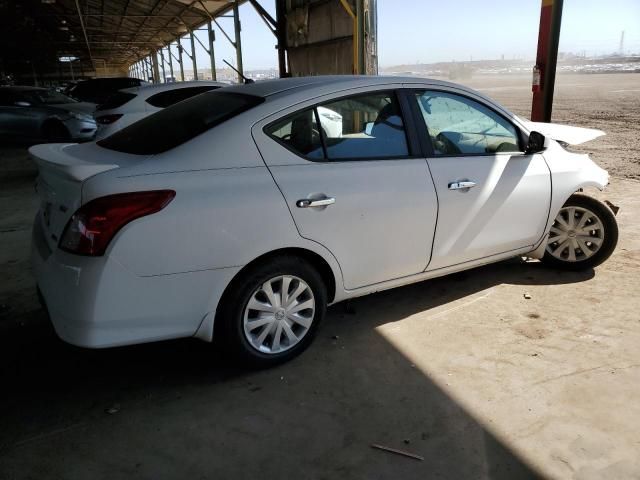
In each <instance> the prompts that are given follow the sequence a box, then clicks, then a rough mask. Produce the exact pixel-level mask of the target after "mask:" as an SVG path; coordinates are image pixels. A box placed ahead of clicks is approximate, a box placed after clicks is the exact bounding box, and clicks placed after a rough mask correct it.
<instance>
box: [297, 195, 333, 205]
mask: <svg viewBox="0 0 640 480" xmlns="http://www.w3.org/2000/svg"><path fill="white" fill-rule="evenodd" d="M334 203H336V199H335V198H333V197H327V198H320V199H318V200H311V199H309V198H303V199H302V200H298V201H297V202H296V207H298V208H313V207H326V206H327V205H333V204H334Z"/></svg>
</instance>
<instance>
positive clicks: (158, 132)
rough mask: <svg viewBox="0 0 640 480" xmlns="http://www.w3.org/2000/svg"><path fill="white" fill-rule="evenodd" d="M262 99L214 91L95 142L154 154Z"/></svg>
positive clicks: (186, 139)
mask: <svg viewBox="0 0 640 480" xmlns="http://www.w3.org/2000/svg"><path fill="white" fill-rule="evenodd" d="M262 102H264V98H262V97H256V96H254V95H245V94H240V93H229V92H222V91H214V92H208V93H203V94H202V95H198V96H195V97H192V98H189V99H187V100H185V101H183V102H180V103H176V104H175V105H172V106H171V107H169V108H165V109H164V110H161V111H160V112H158V113H155V114H153V115H150V116H148V117H146V118H143V119H142V120H140V121H138V122H136V123H134V124H132V125H129V126H128V127H125V128H123V129H122V130H120V131H118V132H116V133H114V134H113V135H111V136H110V137H107V138H105V139H104V140H100V141H99V142H97V143H98V145H100V146H101V147H104V148H108V149H109V150H116V151H118V152H124V153H132V154H134V155H154V154H157V153H162V152H166V151H167V150H171V149H172V148H175V147H177V146H178V145H182V144H183V143H185V142H187V141H189V140H191V139H192V138H193V137H195V136H197V135H200V134H201V133H203V132H206V131H207V130H209V129H210V128H213V127H215V126H216V125H219V124H220V123H222V122H224V121H226V120H229V119H230V118H233V117H235V116H236V115H238V114H240V113H242V112H244V111H246V110H249V109H250V108H253V107H255V106H256V105H258V104H260V103H262Z"/></svg>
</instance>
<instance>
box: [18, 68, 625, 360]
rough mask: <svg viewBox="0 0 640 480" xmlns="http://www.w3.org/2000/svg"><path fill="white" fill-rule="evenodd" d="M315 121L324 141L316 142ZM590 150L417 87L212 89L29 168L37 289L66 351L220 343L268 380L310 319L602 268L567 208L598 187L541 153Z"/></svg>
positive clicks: (587, 171)
mask: <svg viewBox="0 0 640 480" xmlns="http://www.w3.org/2000/svg"><path fill="white" fill-rule="evenodd" d="M321 108H326V109H328V110H331V111H333V112H336V114H339V115H340V116H341V123H342V127H341V129H340V130H341V131H340V132H337V131H336V132H334V131H329V130H328V129H324V128H318V123H319V120H318V118H319V114H318V113H319V110H320V109H321ZM539 132H542V133H539ZM338 133H339V134H338ZM543 134H544V135H543ZM602 134H603V133H602V132H600V131H598V130H590V129H584V128H576V127H568V126H557V125H553V124H534V123H531V122H527V121H524V120H522V119H520V118H518V117H517V116H515V115H513V114H511V113H509V112H508V111H507V110H505V109H504V108H503V107H501V106H500V105H498V104H496V103H494V102H492V101H491V100H489V99H487V98H486V97H484V96H482V95H480V94H478V93H477V92H474V91H472V90H470V89H467V88H465V87H461V86H459V85H455V84H452V83H447V82H440V81H435V80H426V79H417V78H395V77H391V78H385V77H344V76H340V77H315V78H290V79H283V80H275V81H265V82H261V83H255V84H251V85H241V86H233V87H227V88H224V89H220V90H216V91H213V92H209V93H205V94H202V95H199V96H197V97H194V98H192V99H189V100H185V101H183V102H181V103H179V104H176V105H174V106H173V107H170V108H167V109H165V110H163V111H161V112H159V113H156V114H154V115H153V116H150V117H148V118H145V119H143V120H140V121H139V122H137V123H135V124H133V125H131V126H129V127H127V128H125V129H123V130H121V131H119V132H117V133H115V134H114V135H112V136H110V137H108V138H106V139H103V140H101V141H99V142H97V143H92V144H84V145H76V144H48V145H38V146H34V147H32V148H31V149H30V151H31V154H32V155H33V156H34V157H35V159H36V162H37V164H38V168H39V172H40V174H39V177H38V180H37V190H38V193H39V195H40V198H41V202H42V204H41V208H40V211H39V213H38V215H37V218H36V219H35V225H34V232H33V265H34V270H35V274H36V278H37V283H38V287H39V289H40V291H41V293H42V299H43V300H44V303H45V305H46V308H47V309H48V311H49V313H50V316H51V319H52V321H53V325H54V326H55V329H56V331H57V332H58V334H59V335H60V337H62V338H63V339H64V340H66V341H67V342H70V343H73V344H76V345H81V346H85V347H110V346H114V345H125V344H134V343H140V342H150V341H155V340H162V339H169V338H176V337H197V338H200V339H203V340H207V341H211V340H212V339H213V338H214V336H215V337H218V336H220V337H222V338H223V342H221V344H223V345H224V346H225V347H228V348H231V349H233V350H234V351H235V352H237V353H239V354H240V355H241V356H242V357H243V358H245V359H248V360H249V361H252V362H253V363H255V364H262V365H269V364H273V363H277V362H280V361H283V360H286V359H288V358H291V357H292V356H294V355H296V354H298V353H300V352H301V351H302V350H303V349H304V348H305V347H307V346H308V345H309V343H310V342H311V340H312V338H313V336H314V334H315V332H316V330H317V328H318V324H319V323H320V321H321V320H322V318H323V316H324V315H325V309H326V306H327V305H328V304H332V303H335V302H339V301H342V300H345V299H348V298H352V297H357V296H360V295H365V294H368V293H371V292H376V291H380V290H384V289H388V288H392V287H396V286H399V285H405V284H408V283H412V282H419V281H422V280H425V279H428V278H433V277H438V276H441V275H446V274H448V273H451V272H456V271H460V270H465V269H469V268H472V267H476V266H478V265H482V264H486V263H490V262H497V261H499V260H503V259H506V258H509V257H513V256H517V255H527V256H530V257H534V258H540V259H541V260H542V261H543V262H545V263H547V264H549V265H551V266H553V267H558V268H564V269H569V270H574V269H586V268H593V267H595V266H596V265H598V264H600V263H601V262H603V261H604V260H606V259H607V258H608V257H609V255H611V253H612V252H613V250H614V248H615V246H616V243H617V236H618V229H617V224H616V220H615V216H614V214H613V212H612V211H611V209H610V208H609V207H608V206H607V205H605V204H603V203H601V202H599V201H597V200H595V199H593V198H591V197H588V196H586V195H584V194H582V193H576V192H578V191H579V190H580V189H582V188H585V187H597V188H599V189H603V188H604V187H605V186H606V185H607V183H608V178H609V177H608V174H607V172H606V171H605V170H603V169H601V168H599V167H598V166H597V165H596V164H595V163H593V162H592V161H591V160H590V159H589V157H588V156H587V155H582V154H576V153H572V152H570V151H567V150H566V149H565V148H564V147H563V146H562V145H561V144H560V143H558V142H557V141H556V140H554V138H555V139H557V140H561V141H563V142H565V143H579V142H582V141H586V140H589V139H592V138H595V137H597V136H599V135H602Z"/></svg>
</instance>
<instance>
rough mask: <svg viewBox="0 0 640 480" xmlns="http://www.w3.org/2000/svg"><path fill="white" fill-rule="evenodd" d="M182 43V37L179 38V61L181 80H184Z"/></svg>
mask: <svg viewBox="0 0 640 480" xmlns="http://www.w3.org/2000/svg"><path fill="white" fill-rule="evenodd" d="M182 50H184V49H183V48H182V43H180V39H178V57H179V58H178V63H179V64H180V81H181V82H184V61H183V59H182Z"/></svg>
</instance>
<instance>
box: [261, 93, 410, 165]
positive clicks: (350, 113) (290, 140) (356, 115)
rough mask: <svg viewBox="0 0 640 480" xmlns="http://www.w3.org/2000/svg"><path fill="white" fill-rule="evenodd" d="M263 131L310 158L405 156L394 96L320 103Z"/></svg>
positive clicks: (373, 94)
mask: <svg viewBox="0 0 640 480" xmlns="http://www.w3.org/2000/svg"><path fill="white" fill-rule="evenodd" d="M265 133H266V134H267V135H269V136H270V137H272V138H274V139H275V140H277V141H278V142H279V143H281V144H283V145H284V146H285V147H287V148H289V150H292V151H293V152H295V153H297V154H298V155H300V156H303V157H305V158H308V159H310V160H325V161H340V160H373V159H391V158H405V157H408V156H409V147H408V143H407V136H406V132H405V127H404V122H403V119H402V114H401V112H400V106H399V105H398V102H397V100H396V96H395V94H394V93H393V92H375V93H367V94H363V95H356V96H351V97H346V98H342V99H339V100H333V101H331V102H327V103H323V104H320V105H318V106H317V107H315V108H309V109H307V110H304V111H302V112H297V113H295V114H293V115H290V116H288V117H285V118H284V119H282V120H279V121H276V122H274V123H272V124H270V125H268V126H267V127H266V128H265Z"/></svg>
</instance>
